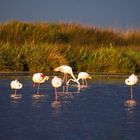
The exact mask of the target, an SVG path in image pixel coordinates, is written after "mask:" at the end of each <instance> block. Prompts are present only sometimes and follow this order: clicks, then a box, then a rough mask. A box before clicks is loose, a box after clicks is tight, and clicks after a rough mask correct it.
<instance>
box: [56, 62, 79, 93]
mask: <svg viewBox="0 0 140 140" xmlns="http://www.w3.org/2000/svg"><path fill="white" fill-rule="evenodd" d="M54 71H60V72H62V73H64V77H63V81H65V83H66V93H67V91H68V83H67V82H68V78H67V74H70V75H71V76H72V78H73V80H74V81H75V82H76V83H77V84H78V86H80V83H79V81H78V80H77V79H76V78H75V76H74V74H73V71H72V68H71V67H70V66H67V65H62V66H59V67H57V68H55V69H54ZM63 89H64V87H63Z"/></svg>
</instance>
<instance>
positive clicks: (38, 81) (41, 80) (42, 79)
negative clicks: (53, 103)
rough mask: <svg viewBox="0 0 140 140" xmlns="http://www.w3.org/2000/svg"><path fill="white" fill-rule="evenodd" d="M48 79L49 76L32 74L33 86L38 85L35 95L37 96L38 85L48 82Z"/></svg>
mask: <svg viewBox="0 0 140 140" xmlns="http://www.w3.org/2000/svg"><path fill="white" fill-rule="evenodd" d="M48 79H49V76H45V75H44V74H43V73H35V74H33V77H32V81H33V83H34V84H37V85H38V88H37V95H39V87H40V84H42V83H44V82H45V80H48Z"/></svg>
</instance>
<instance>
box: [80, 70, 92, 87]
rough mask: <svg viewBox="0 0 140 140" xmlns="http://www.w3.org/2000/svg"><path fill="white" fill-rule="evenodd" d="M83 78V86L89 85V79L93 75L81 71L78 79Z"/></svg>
mask: <svg viewBox="0 0 140 140" xmlns="http://www.w3.org/2000/svg"><path fill="white" fill-rule="evenodd" d="M80 79H82V86H87V85H88V84H87V79H91V76H90V75H89V74H88V73H87V72H80V73H79V74H78V78H77V80H78V81H79V80H80Z"/></svg>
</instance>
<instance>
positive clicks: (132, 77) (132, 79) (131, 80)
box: [125, 74, 138, 104]
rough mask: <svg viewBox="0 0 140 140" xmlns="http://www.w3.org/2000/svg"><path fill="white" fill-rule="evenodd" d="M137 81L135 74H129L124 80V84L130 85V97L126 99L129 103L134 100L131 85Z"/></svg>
mask: <svg viewBox="0 0 140 140" xmlns="http://www.w3.org/2000/svg"><path fill="white" fill-rule="evenodd" d="M137 82H138V77H137V76H136V75H135V74H131V75H130V76H129V77H128V78H127V79H126V80H125V84H126V85H128V86H130V87H131V89H130V90H131V92H130V97H131V99H130V100H128V102H129V103H132V104H133V103H134V102H135V101H134V100H133V92H132V86H133V85H135V84H136V83H137Z"/></svg>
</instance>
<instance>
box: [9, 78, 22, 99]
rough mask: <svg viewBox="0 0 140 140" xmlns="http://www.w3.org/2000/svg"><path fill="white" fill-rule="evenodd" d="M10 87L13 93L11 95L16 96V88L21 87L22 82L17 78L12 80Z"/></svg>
mask: <svg viewBox="0 0 140 140" xmlns="http://www.w3.org/2000/svg"><path fill="white" fill-rule="evenodd" d="M10 87H11V89H14V90H15V91H14V95H12V97H16V96H17V93H16V91H17V89H21V88H22V84H21V83H20V82H19V81H18V80H13V81H11V83H10Z"/></svg>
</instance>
